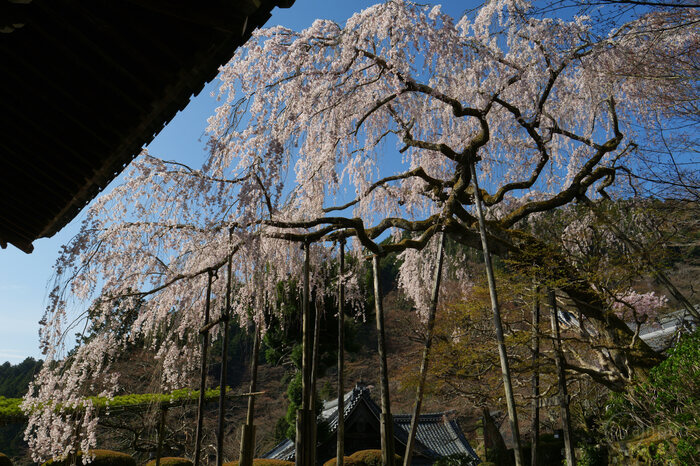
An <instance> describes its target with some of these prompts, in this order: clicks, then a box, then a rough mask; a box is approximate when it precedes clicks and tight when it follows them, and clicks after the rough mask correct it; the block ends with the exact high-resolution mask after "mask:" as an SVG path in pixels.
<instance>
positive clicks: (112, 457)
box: [42, 450, 136, 466]
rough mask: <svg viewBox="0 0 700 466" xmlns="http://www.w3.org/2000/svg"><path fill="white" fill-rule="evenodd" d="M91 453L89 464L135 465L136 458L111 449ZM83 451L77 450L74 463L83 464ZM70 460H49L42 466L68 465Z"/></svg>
mask: <svg viewBox="0 0 700 466" xmlns="http://www.w3.org/2000/svg"><path fill="white" fill-rule="evenodd" d="M90 454H91V455H93V459H92V462H90V465H91V466H136V460H134V459H133V458H132V457H131V456H130V455H127V454H126V453H121V452H118V451H112V450H90ZM82 460H83V452H82V451H79V452H78V459H77V461H76V464H78V465H80V464H83V461H82ZM69 465H70V460H69V459H64V460H49V461H47V462H46V463H44V464H43V465H42V466H69Z"/></svg>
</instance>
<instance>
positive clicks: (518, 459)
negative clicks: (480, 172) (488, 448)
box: [469, 160, 524, 466]
mask: <svg viewBox="0 0 700 466" xmlns="http://www.w3.org/2000/svg"><path fill="white" fill-rule="evenodd" d="M469 168H470V170H471V178H472V182H473V183H474V200H475V202H474V203H475V204H476V212H477V216H478V217H479V233H480V235H481V248H482V250H483V252H484V265H485V266H486V278H487V279H488V283H489V294H490V295H491V310H492V311H493V324H494V327H495V330H496V340H497V341H498V356H499V358H500V360H501V375H502V377H503V387H504V389H505V392H506V393H505V394H506V404H507V406H508V419H509V420H510V428H511V431H512V432H513V450H514V453H515V466H522V465H523V464H524V463H523V454H522V449H521V447H520V429H519V428H518V414H517V411H516V408H515V397H514V395H513V386H512V384H511V378H510V367H509V365H508V353H507V352H506V344H505V339H504V338H503V324H502V322H501V311H500V308H499V305H498V295H497V294H496V278H495V277H494V274H493V264H492V263H491V254H490V252H489V245H488V241H487V239H486V222H485V221H484V210H483V207H482V205H481V192H480V191H479V183H478V182H477V179H476V167H475V162H474V160H471V161H470V162H469Z"/></svg>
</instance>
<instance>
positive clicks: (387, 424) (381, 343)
mask: <svg viewBox="0 0 700 466" xmlns="http://www.w3.org/2000/svg"><path fill="white" fill-rule="evenodd" d="M372 273H373V275H374V310H375V313H376V317H377V350H378V352H379V386H380V388H381V407H382V413H381V417H380V419H379V422H380V431H381V433H380V435H381V441H382V462H383V464H385V465H392V464H394V420H393V417H392V416H391V405H390V404H389V372H388V370H387V364H386V335H385V333H384V309H383V305H382V293H381V288H380V287H379V256H377V255H376V254H374V255H373V256H372Z"/></svg>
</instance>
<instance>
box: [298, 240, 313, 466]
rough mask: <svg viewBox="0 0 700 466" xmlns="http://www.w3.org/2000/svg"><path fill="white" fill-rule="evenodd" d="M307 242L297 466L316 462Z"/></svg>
mask: <svg viewBox="0 0 700 466" xmlns="http://www.w3.org/2000/svg"><path fill="white" fill-rule="evenodd" d="M309 246H310V245H309V243H304V293H303V304H302V313H303V314H302V360H301V376H302V377H301V397H302V399H301V409H299V410H298V411H297V424H296V430H297V431H296V457H295V463H296V465H297V466H309V465H315V464H316V446H315V445H313V444H312V442H313V438H314V437H315V435H314V432H315V430H316V416H315V414H314V412H313V411H312V409H311V407H312V406H313V396H314V394H313V392H312V391H311V386H312V384H311V369H312V368H311V366H312V364H313V333H312V332H313V329H312V327H311V325H312V318H313V317H312V316H311V307H310V306H309Z"/></svg>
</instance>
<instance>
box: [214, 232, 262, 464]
mask: <svg viewBox="0 0 700 466" xmlns="http://www.w3.org/2000/svg"><path fill="white" fill-rule="evenodd" d="M232 233H233V231H230V232H229V242H230V240H231V235H232ZM232 262H233V254H230V253H229V255H228V267H227V271H226V309H225V311H224V316H225V318H224V319H223V321H224V329H223V332H222V333H223V341H222V342H221V376H220V377H219V425H218V429H217V436H216V466H222V465H223V464H224V437H225V436H226V432H225V426H224V417H225V414H226V378H227V375H228V373H227V372H228V339H229V322H230V321H231V285H232V280H233V278H232V277H231V269H232V268H233V264H232ZM251 391H252V390H251ZM251 398H253V397H251Z"/></svg>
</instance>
